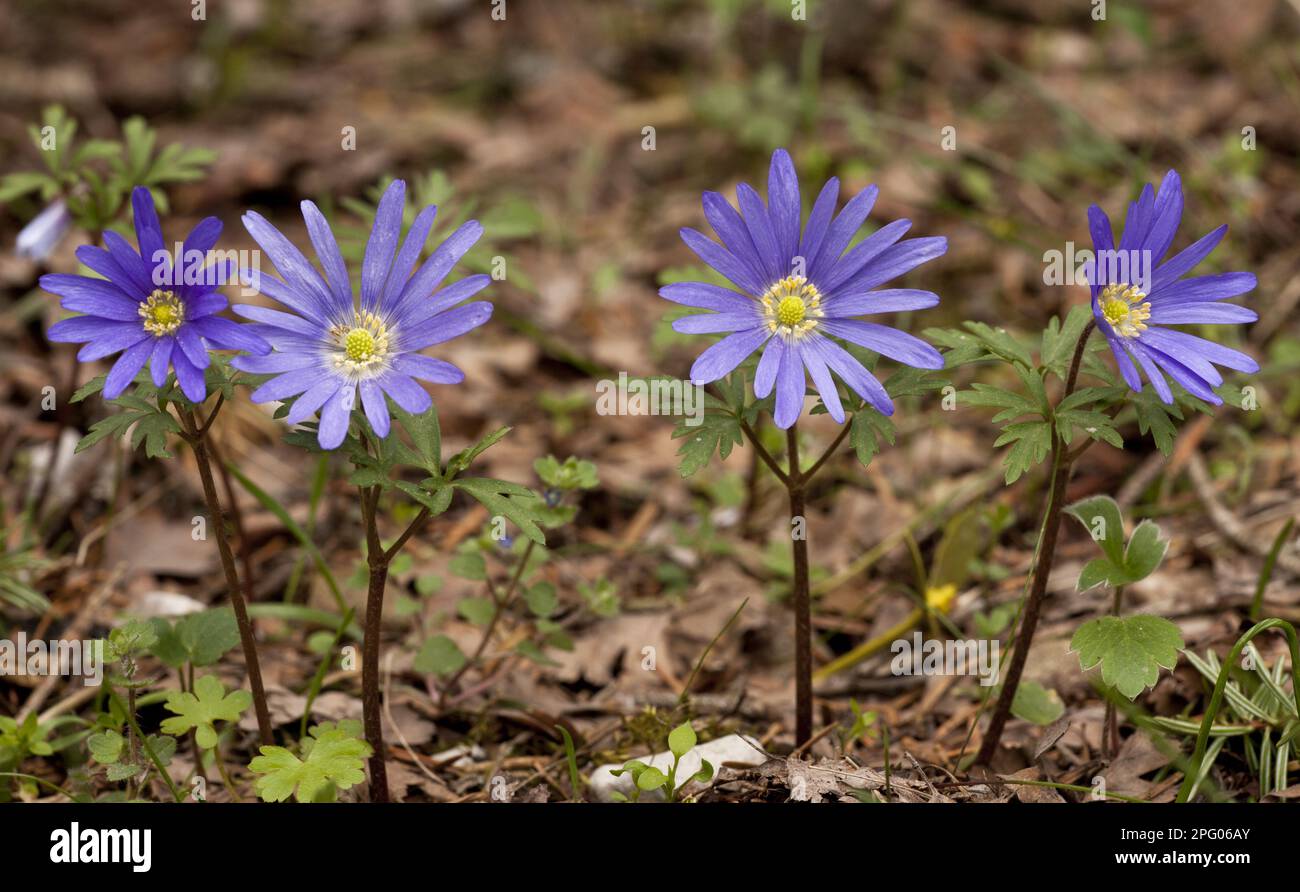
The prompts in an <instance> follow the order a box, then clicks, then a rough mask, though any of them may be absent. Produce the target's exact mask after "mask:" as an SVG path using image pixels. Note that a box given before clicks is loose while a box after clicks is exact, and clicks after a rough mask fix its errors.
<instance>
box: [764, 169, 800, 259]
mask: <svg viewBox="0 0 1300 892" xmlns="http://www.w3.org/2000/svg"><path fill="white" fill-rule="evenodd" d="M802 213H803V207H802V204H801V203H800V199H799V177H798V176H797V175H796V174H795V172H794V162H793V161H792V160H790V153H789V152H787V151H786V150H785V149H777V150H776V151H775V152H773V153H772V164H771V166H770V167H769V168H768V174H767V214H768V217H769V218H770V219H771V222H772V232H773V233H774V234H775V235H776V250H777V256H779V257H785V258H791V257H793V256H794V253H795V251H796V250H798V247H799V216H800V214H802Z"/></svg>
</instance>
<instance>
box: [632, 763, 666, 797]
mask: <svg viewBox="0 0 1300 892" xmlns="http://www.w3.org/2000/svg"><path fill="white" fill-rule="evenodd" d="M667 784H668V776H667V775H665V774H664V773H663V772H662V771H660V770H659V769H658V768H655V767H654V766H653V765H647V766H646V767H645V769H644V770H643V771H642V772H641V773H640V774H638V775H637V776H636V785H637V786H638V787H640V788H641V789H642V790H645V791H646V792H649V791H651V790H658V789H659V788H661V787H664V786H666V785H667Z"/></svg>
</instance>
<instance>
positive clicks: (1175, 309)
mask: <svg viewBox="0 0 1300 892" xmlns="http://www.w3.org/2000/svg"><path fill="white" fill-rule="evenodd" d="M1258 318H1259V314H1258V313H1256V312H1255V311H1254V310H1252V309H1250V308H1249V307H1239V306H1237V305H1236V304H1220V303H1194V304H1152V305H1151V318H1150V319H1148V320H1147V321H1148V322H1151V323H1152V324H1159V325H1186V324H1200V325H1230V324H1233V323H1242V322H1254V321H1255V320H1256V319H1258Z"/></svg>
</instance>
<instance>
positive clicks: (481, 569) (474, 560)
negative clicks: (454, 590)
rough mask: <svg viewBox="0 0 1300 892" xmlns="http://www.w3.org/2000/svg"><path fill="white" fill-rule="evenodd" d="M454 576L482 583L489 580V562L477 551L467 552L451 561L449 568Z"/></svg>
mask: <svg viewBox="0 0 1300 892" xmlns="http://www.w3.org/2000/svg"><path fill="white" fill-rule="evenodd" d="M447 569H448V570H450V571H451V574H452V575H453V576H459V577H460V578H461V579H472V580H475V581H482V580H484V579H487V561H486V560H484V559H483V555H482V554H481V553H479V552H477V551H465V552H461V553H460V554H458V555H456V556H455V557H454V558H452V559H451V563H450V564H449V565H448V567H447Z"/></svg>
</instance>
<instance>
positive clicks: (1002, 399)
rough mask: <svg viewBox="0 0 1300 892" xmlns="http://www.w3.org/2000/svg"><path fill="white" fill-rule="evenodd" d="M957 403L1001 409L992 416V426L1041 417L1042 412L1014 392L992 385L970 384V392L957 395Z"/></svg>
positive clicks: (1032, 403) (966, 391)
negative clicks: (1023, 416)
mask: <svg viewBox="0 0 1300 892" xmlns="http://www.w3.org/2000/svg"><path fill="white" fill-rule="evenodd" d="M957 402H958V404H959V405H963V406H973V407H980V408H987V409H1001V410H1002V411H1001V412H998V413H997V414H996V415H994V416H993V419H992V420H993V423H994V424H1002V423H1003V422H1005V421H1011V420H1012V419H1014V418H1019V417H1021V416H1022V415H1037V416H1039V417H1040V418H1041V417H1042V411H1041V410H1040V408H1039V406H1038V404H1037V403H1035V402H1034V401H1032V400H1030V399H1028V398H1027V397H1025V396H1023V395H1021V394H1019V393H1016V392H1015V391H1014V390H1006V389H1005V388H1002V387H995V386H993V385H992V384H972V385H971V389H970V390H963V391H962V392H960V393H958V394H957Z"/></svg>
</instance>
